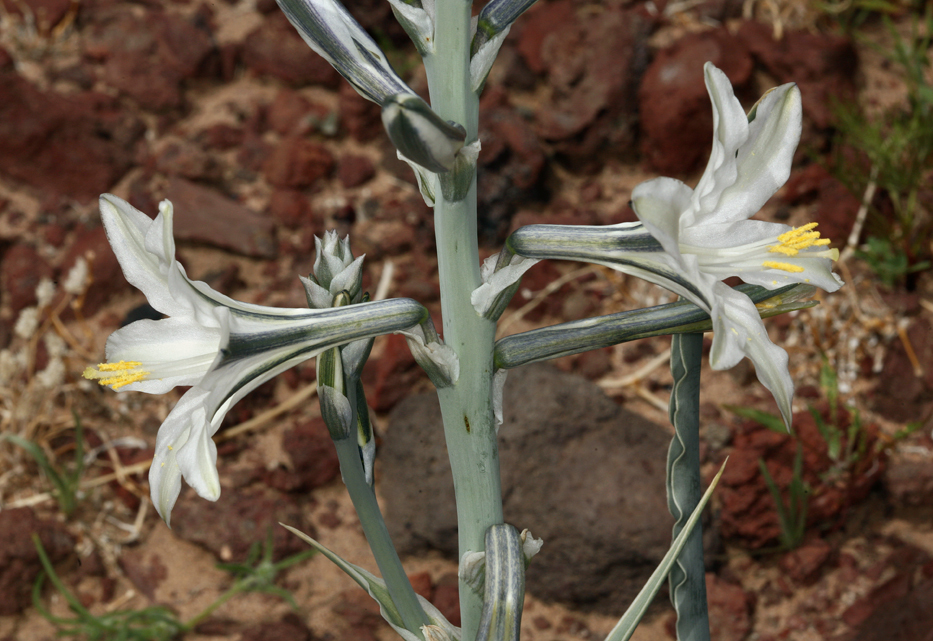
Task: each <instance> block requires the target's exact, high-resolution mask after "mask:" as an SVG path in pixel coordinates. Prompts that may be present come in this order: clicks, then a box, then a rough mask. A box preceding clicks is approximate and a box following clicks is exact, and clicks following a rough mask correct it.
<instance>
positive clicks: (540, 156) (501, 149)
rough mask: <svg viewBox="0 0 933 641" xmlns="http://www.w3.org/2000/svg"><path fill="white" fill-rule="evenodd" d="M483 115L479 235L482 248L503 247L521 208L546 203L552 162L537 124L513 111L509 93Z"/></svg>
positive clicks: (480, 156) (479, 172)
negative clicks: (548, 165)
mask: <svg viewBox="0 0 933 641" xmlns="http://www.w3.org/2000/svg"><path fill="white" fill-rule="evenodd" d="M480 114H481V115H480V123H479V137H480V140H482V141H483V147H482V149H481V150H480V154H479V162H478V167H477V175H478V179H477V180H478V185H479V187H478V192H477V201H478V209H479V220H478V225H479V232H480V237H481V240H482V242H484V243H486V244H490V245H493V244H501V243H502V242H503V241H504V240H505V236H506V234H507V232H508V230H509V225H510V223H511V221H512V216H514V214H515V212H516V211H517V210H518V208H519V207H520V206H525V207H527V206H529V205H530V204H531V203H533V202H535V201H538V202H543V201H544V200H546V197H547V194H548V190H547V189H546V188H545V187H544V185H543V180H542V178H543V170H544V166H545V164H546V162H547V158H546V156H545V154H544V150H543V148H542V146H541V143H540V141H539V140H538V137H537V136H536V135H535V132H534V129H533V128H532V126H531V124H530V123H529V122H528V121H527V120H525V118H523V117H522V116H521V115H519V113H518V112H516V111H515V109H513V108H512V107H511V106H509V104H508V100H507V98H505V96H504V92H503V98H502V100H501V103H500V104H499V105H496V106H493V107H492V108H489V109H483V110H481V112H480Z"/></svg>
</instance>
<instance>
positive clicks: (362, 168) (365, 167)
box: [337, 154, 376, 189]
mask: <svg viewBox="0 0 933 641" xmlns="http://www.w3.org/2000/svg"><path fill="white" fill-rule="evenodd" d="M375 175H376V168H375V167H374V166H373V161H371V160H370V159H369V158H367V157H366V156H357V155H354V154H347V155H346V156H343V157H342V158H341V159H340V161H339V162H338V163H337V179H338V180H339V181H340V184H341V185H343V186H344V187H345V188H346V189H350V188H352V187H359V186H360V185H362V184H363V183H365V182H368V181H369V180H370V179H372V177H373V176H375Z"/></svg>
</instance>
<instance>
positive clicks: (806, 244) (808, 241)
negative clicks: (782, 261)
mask: <svg viewBox="0 0 933 641" xmlns="http://www.w3.org/2000/svg"><path fill="white" fill-rule="evenodd" d="M817 224H818V223H807V224H806V225H803V226H802V227H796V228H795V229H791V230H790V231H787V232H784V233H783V234H781V235H780V236H778V237H777V239H778V242H779V244H778V245H775V246H773V247H771V248H770V249H768V251H769V252H771V253H772V254H784V255H785V256H796V255H797V253H798V252H800V250H801V249H808V248H810V247H823V246H825V245H828V244H829V243H830V240H829V239H828V238H820V232H818V231H811V230H812V229H814V228H815V227H816V226H817ZM765 267H767V265H765ZM788 271H798V270H788ZM799 271H803V270H799Z"/></svg>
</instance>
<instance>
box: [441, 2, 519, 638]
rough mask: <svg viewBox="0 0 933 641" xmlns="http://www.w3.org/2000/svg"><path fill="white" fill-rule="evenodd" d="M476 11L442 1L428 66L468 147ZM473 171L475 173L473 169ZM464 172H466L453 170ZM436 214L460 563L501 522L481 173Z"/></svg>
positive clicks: (478, 607) (467, 627)
mask: <svg viewBox="0 0 933 641" xmlns="http://www.w3.org/2000/svg"><path fill="white" fill-rule="evenodd" d="M470 7H471V3H470V2H468V1H464V0H437V3H436V4H435V21H434V22H435V25H436V27H435V34H434V41H435V50H436V53H435V54H434V55H432V56H428V57H427V58H426V59H425V67H426V69H427V74H428V87H429V89H430V93H431V106H432V108H433V109H434V110H435V111H436V112H437V113H439V114H440V115H441V117H442V118H444V119H445V120H453V121H455V122H458V123H460V124H462V125H463V126H464V127H465V128H466V131H467V137H466V142H467V143H468V144H469V143H471V142H473V141H475V140H476V136H477V126H478V114H479V99H478V97H477V96H476V95H475V94H474V93H473V91H472V90H471V89H470V57H469V51H470V40H471V33H470ZM466 169H468V170H469V171H473V170H474V168H473V167H469V168H466ZM459 170H463V168H460V169H455V170H454V171H459ZM441 192H442V190H438V193H437V194H436V201H435V207H434V224H435V235H436V238H437V256H438V272H439V276H440V285H441V307H442V313H443V327H444V341H445V343H447V345H449V346H450V347H451V348H452V349H453V350H454V351H455V352H456V353H457V356H458V357H459V359H460V378H459V380H458V381H457V383H456V384H455V385H453V386H450V387H446V388H443V389H440V390H438V398H439V399H440V403H441V413H442V415H443V419H444V433H445V436H446V439H447V452H448V454H449V456H450V466H451V471H452V472H453V478H454V490H455V493H456V498H457V519H458V528H459V543H460V556H461V558H462V556H463V554H465V553H466V552H469V551H473V552H479V551H482V550H484V549H485V543H484V539H485V536H486V530H488V529H489V527H490V526H492V525H497V524H499V523H502V489H501V483H500V480H499V452H498V445H497V442H496V425H495V419H494V417H493V411H492V398H491V397H492V394H491V390H492V375H493V363H492V354H493V343H494V339H495V323H494V322H493V321H489V320H487V319H484V318H482V317H480V316H479V315H478V314H477V313H476V311H475V310H474V309H473V305H472V304H471V303H470V294H471V293H472V292H473V290H474V289H475V288H477V287H479V285H480V284H481V281H480V272H479V252H478V247H477V237H476V179H475V172H474V177H473V180H472V184H471V186H470V189H469V191H468V192H467V193H466V196H465V197H464V198H462V199H460V200H446V199H445V197H444V195H443V193H441ZM482 608H483V603H482V597H481V596H480V595H479V594H477V593H476V592H474V591H473V590H472V589H471V588H470V587H469V586H468V585H467V584H466V583H464V582H463V581H461V583H460V615H461V624H462V628H463V630H462V633H463V638H464V639H474V638H475V637H476V631H477V628H478V626H479V621H480V617H481V615H482Z"/></svg>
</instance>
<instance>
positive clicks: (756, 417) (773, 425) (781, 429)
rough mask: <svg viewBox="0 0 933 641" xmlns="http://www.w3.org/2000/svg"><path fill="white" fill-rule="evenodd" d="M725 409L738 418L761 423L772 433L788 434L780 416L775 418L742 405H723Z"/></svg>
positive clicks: (767, 413)
mask: <svg viewBox="0 0 933 641" xmlns="http://www.w3.org/2000/svg"><path fill="white" fill-rule="evenodd" d="M723 407H725V408H726V409H727V410H729V411H730V412H732V413H733V414H736V415H737V416H741V417H742V418H750V419H752V420H753V421H757V422H758V423H761V424H762V425H764V426H765V427H767V428H768V429H769V430H771V431H772V432H777V433H778V434H787V426H786V425H784V419H782V418H781V417H780V416H775V415H774V414H771V413H769V412H762V411H761V410H756V409H754V408H751V407H743V406H741V405H723Z"/></svg>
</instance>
